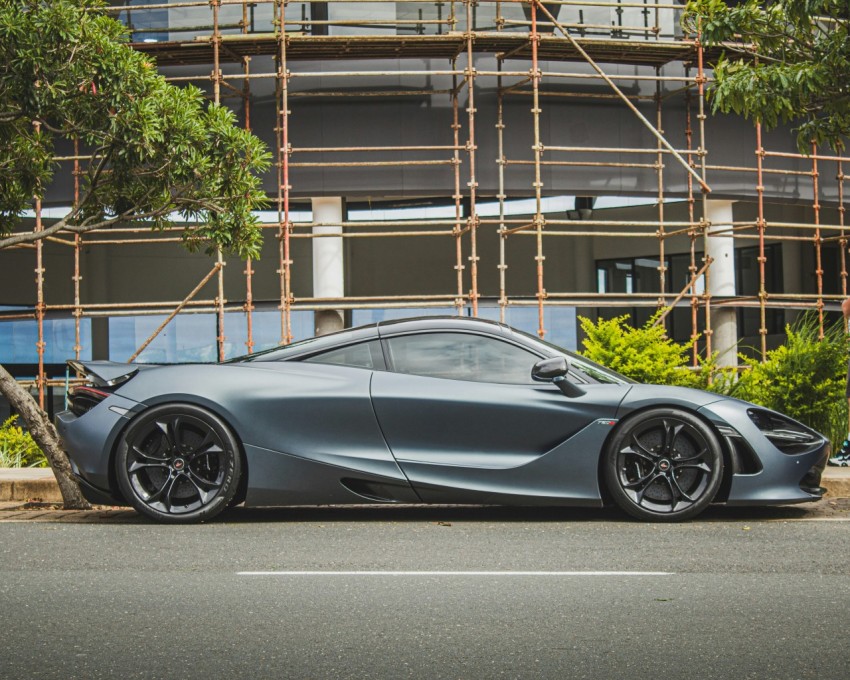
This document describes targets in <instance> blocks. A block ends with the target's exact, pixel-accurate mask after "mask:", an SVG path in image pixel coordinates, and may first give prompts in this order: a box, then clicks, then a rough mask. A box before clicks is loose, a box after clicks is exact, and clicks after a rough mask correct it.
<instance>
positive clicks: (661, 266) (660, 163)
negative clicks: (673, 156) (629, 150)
mask: <svg viewBox="0 0 850 680" xmlns="http://www.w3.org/2000/svg"><path fill="white" fill-rule="evenodd" d="M655 75H656V76H658V77H660V76H661V67H659V66H656V67H655ZM661 95H662V92H661V81H660V80H657V81H656V82H655V127H656V129H657V130H658V133H659V134H660V135H664V129H663V128H662V127H661V123H662V115H661V114H662V106H661V102H662V96H661ZM655 148H656V150H657V151H658V154H657V156H656V159H655V163H656V165H657V169H656V176H657V178H658V292H659V293H660V295H659V296H658V308H659V309H662V308H663V307H665V306H666V305H665V300H664V294H665V293H666V292H667V262H666V259H665V247H664V246H665V243H664V238H665V234H664V147H663V145H662V144H661V142H660V141H659V140H656V147H655ZM688 179H689V180H692V178H691V176H690V173H689V174H688Z"/></svg>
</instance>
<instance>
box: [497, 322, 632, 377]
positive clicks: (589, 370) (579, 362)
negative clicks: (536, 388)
mask: <svg viewBox="0 0 850 680" xmlns="http://www.w3.org/2000/svg"><path fill="white" fill-rule="evenodd" d="M513 331H514V333H518V334H519V335H522V336H523V337H524V338H525V339H526V340H527V341H528V342H529V344H531V345H532V346H534V347H536V348H537V349H538V350H542V351H544V352H545V353H547V354H551V353H552V352H553V351H554V352H557V353H558V354H562V355H564V356H565V357H567V359H569V362H570V370H572V371H573V372H575V373H578V375H579V376H580V377H582V378H584V379H586V380H587V381H588V382H591V383H606V384H613V385H627V384H630V383H634V382H635V381H634V380H632V379H631V378H627V377H626V376H624V375H620V374H619V373H617V372H616V371H612V370H611V369H610V368H605V366H602V365H601V364H597V363H596V362H595V361H591V360H590V359H587V358H585V357H583V356H580V355H578V354H576V353H575V352H570V351H569V350H568V349H564V348H563V347H559V346H558V345H553V344H552V343H551V342H546V341H545V340H541V339H540V338H538V337H535V336H534V335H531V334H530V333H526V332H525V331H521V330H518V329H516V328H514V329H513Z"/></svg>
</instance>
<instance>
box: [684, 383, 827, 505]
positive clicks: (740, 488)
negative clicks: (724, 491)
mask: <svg viewBox="0 0 850 680" xmlns="http://www.w3.org/2000/svg"><path fill="white" fill-rule="evenodd" d="M742 406H744V408H742ZM749 406H750V404H747V403H746V402H742V401H738V400H737V399H724V400H718V401H715V402H713V403H711V404H709V405H707V406H703V407H702V408H700V410H699V411H698V413H700V415H703V416H705V417H707V418H709V419H710V420H711V421H712V422H717V423H723V424H725V425H729V426H731V427H733V428H734V429H735V430H737V431H738V432H739V433H740V434H741V436H742V438H743V439H744V440H745V441H746V442H747V444H748V445H749V446H750V447H751V448H752V449H753V451H754V453H755V455H756V456H757V457H758V459H759V461H761V464H762V469H761V470H759V471H758V472H755V473H753V474H735V475H733V477H732V486H731V488H730V490H729V495H728V498H727V499H726V503H727V504H729V505H777V504H782V503H805V502H806V501H810V500H811V499H812V498H811V495H810V494H808V493H806V492H805V491H803V490H802V489H801V488H800V482H801V480H802V479H803V478H804V477H805V476H806V474H807V473H808V471H809V470H810V469H812V468H813V467H815V466H817V465H818V464H820V463H822V462H823V459H824V457H825V455H826V454H825V453H824V448H823V446H821V447H819V448H816V449H814V450H812V451H809V452H807V453H798V454H787V453H783V452H782V451H780V450H779V449H778V448H776V447H775V446H774V445H773V444H772V443H771V441H770V440H769V439H768V438H767V437H765V436H764V434H763V433H762V432H761V431H760V430H759V429H758V428H757V427H756V426H755V424H754V423H753V421H752V420H750V418H749V417H748V416H747V413H746V407H749ZM824 443H825V442H824Z"/></svg>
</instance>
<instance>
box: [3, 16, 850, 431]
mask: <svg viewBox="0 0 850 680" xmlns="http://www.w3.org/2000/svg"><path fill="white" fill-rule="evenodd" d="M110 11H111V12H112V13H113V14H114V15H115V16H116V17H118V18H119V19H120V20H122V21H124V22H125V23H126V24H127V26H128V28H129V30H130V32H131V40H132V42H133V45H134V47H135V48H136V49H139V50H142V51H144V52H146V53H147V54H149V55H151V57H153V58H155V59H156V62H157V64H158V67H159V69H160V71H161V72H162V73H163V75H165V76H166V77H167V78H169V79H171V80H172V82H175V83H179V84H185V83H192V84H194V85H196V86H198V87H201V88H203V89H204V90H205V91H206V92H207V94H208V96H209V98H210V99H211V100H213V101H217V102H220V103H222V104H224V105H227V106H229V107H231V108H232V109H233V110H234V111H235V112H236V113H237V115H238V117H239V120H240V124H242V125H244V126H246V127H248V128H250V129H251V130H252V131H253V132H254V133H255V134H257V135H258V136H259V137H261V138H262V139H264V140H265V141H266V143H267V144H268V146H269V148H270V149H271V150H272V151H273V154H274V157H275V161H276V162H275V166H274V169H273V170H272V171H270V172H269V173H268V174H267V176H266V177H265V178H264V181H265V186H266V189H267V192H268V195H269V198H270V203H269V209H268V210H267V211H264V212H263V214H262V219H263V223H264V224H263V229H264V232H265V234H266V238H265V245H264V248H263V253H262V257H261V258H260V259H259V260H257V261H250V262H247V263H246V262H241V261H238V260H233V259H229V258H225V257H220V258H219V260H218V261H217V260H216V258H212V259H210V258H208V257H206V256H202V255H193V254H189V253H187V252H186V251H185V250H184V249H183V248H182V246H181V243H180V241H181V238H180V226H179V225H178V226H177V227H175V228H174V229H173V230H171V231H165V232H156V233H151V232H149V231H148V230H146V229H144V228H140V227H138V226H136V227H133V228H130V227H127V228H112V229H109V230H107V231H103V232H93V233H91V234H86V235H85V236H84V237H76V238H75V237H73V236H63V237H61V238H58V239H53V240H50V241H47V242H44V243H41V244H39V245H37V246H35V247H27V248H18V249H11V250H7V251H3V252H0V262H2V272H3V273H2V276H3V281H4V285H3V286H2V294H1V295H0V362H2V363H3V364H4V365H6V366H7V367H9V368H10V369H11V370H13V371H14V372H15V374H16V375H17V376H18V377H19V378H21V379H22V380H30V381H32V384H33V386H34V388H35V389H38V390H39V391H40V393H41V395H42V398H43V399H44V400H45V401H46V402H50V403H52V400H56V401H58V400H59V398H60V397H59V395H61V392H62V389H61V388H62V385H63V384H64V381H65V379H66V368H65V366H64V361H65V359H68V358H74V357H81V358H83V359H86V358H98V359H111V360H116V361H126V360H128V359H129V358H131V357H134V356H135V355H136V353H137V350H138V349H139V348H140V347H141V346H142V345H143V344H144V343H145V342H146V341H147V340H148V339H149V338H150V337H151V336H154V338H153V340H151V342H150V343H149V344H148V345H147V346H146V348H145V349H144V351H143V352H141V353H140V354H139V355H138V359H139V360H140V361H150V362H179V361H214V360H216V359H220V358H229V357H233V356H237V355H240V354H244V353H246V352H249V351H253V350H258V349H261V348H264V347H268V346H271V345H274V344H277V343H281V342H290V341H292V340H295V339H300V338H303V337H309V336H311V335H313V334H314V333H315V332H317V331H319V332H323V331H325V330H328V329H333V328H336V327H340V326H343V325H358V324H361V323H368V322H371V321H374V320H379V319H384V318H389V317H392V316H410V315H417V314H426V313H436V314H439V313H445V314H466V315H477V316H482V317H486V318H492V319H499V320H502V321H505V322H507V323H510V324H512V325H514V326H517V327H519V328H522V329H524V330H527V331H529V332H533V333H537V334H539V335H540V336H544V337H545V338H546V339H547V340H551V341H553V342H556V343H558V344H561V345H563V346H566V347H568V348H576V347H577V346H578V345H579V344H580V333H579V331H578V328H577V317H579V316H587V317H590V318H596V317H597V316H599V315H602V316H609V315H612V314H629V315H630V316H631V318H632V319H633V320H634V321H635V322H638V323H642V322H644V321H645V320H646V319H648V318H649V317H650V316H651V315H652V314H653V313H654V312H655V311H656V310H657V309H658V308H659V307H664V306H668V305H672V306H673V307H674V309H673V311H672V313H671V314H670V315H669V316H668V317H667V319H666V323H667V324H668V330H669V332H670V333H671V335H672V336H673V337H675V338H676V339H679V340H686V339H689V338H697V337H698V341H697V344H696V346H697V350H698V351H699V352H702V353H704V352H706V351H720V352H721V358H722V360H723V361H725V362H726V363H734V362H735V360H736V359H735V357H736V351H737V350H738V349H741V348H745V347H752V350H751V351H753V352H755V353H757V354H758V353H760V352H763V351H765V350H766V349H767V348H769V347H771V346H772V345H775V344H776V343H778V342H780V341H781V337H782V331H783V328H784V325H785V323H786V322H788V321H790V320H792V319H793V318H794V317H795V316H796V314H798V313H799V312H800V311H801V310H804V309H812V310H815V311H816V312H817V313H819V314H821V315H823V314H826V313H828V312H829V311H830V310H831V309H837V303H838V301H839V300H840V298H841V297H842V296H843V295H845V294H846V279H847V273H846V272H847V266H846V238H845V229H844V173H843V167H844V165H843V164H844V163H845V161H846V160H847V159H845V158H842V157H839V156H834V155H831V154H828V153H824V152H823V151H822V150H819V149H815V148H813V149H812V152H811V154H810V155H807V156H803V155H800V154H799V153H797V149H796V146H795V140H794V135H793V134H792V133H791V131H790V130H788V129H779V130H773V131H770V132H767V131H764V130H761V129H759V128H757V127H755V126H753V124H751V123H750V122H747V121H745V120H743V119H740V118H737V117H734V116H714V115H711V114H710V112H709V106H708V104H707V102H706V95H705V93H706V89H707V87H709V86H710V80H711V70H710V64H711V63H712V60H713V59H715V58H716V57H717V54H716V53H713V52H711V51H710V50H706V49H704V48H703V47H702V46H701V44H700V42H699V40H698V36H693V35H685V34H683V32H682V30H681V28H680V23H679V19H680V16H681V11H682V6H681V4H679V3H678V2H676V3H663V2H661V3H656V2H648V1H637V0H633V1H630V2H618V1H616V0H615V1H612V2H599V1H598V0H597V1H595V2H580V1H573V0H563V1H561V2H547V3H545V4H543V5H540V4H537V3H531V2H506V1H504V0H502V1H499V2H495V1H493V2H489V1H485V0H477V1H476V0H466V1H465V2H461V1H458V2H432V3H426V2H351V1H348V2H323V3H309V2H308V3H298V2H283V1H282V0H254V1H252V2H247V1H243V0H214V1H213V2H200V1H197V0H195V1H192V0H190V1H185V2H179V1H177V2H164V1H160V2H156V3H153V2H149V1H148V0H143V1H142V0H140V1H136V0H131V2H129V3H128V4H127V5H126V6H116V7H113V8H111V9H110ZM57 162H58V163H59V171H58V172H57V173H56V180H55V182H54V185H53V186H51V187H50V188H49V190H48V191H47V193H46V195H45V197H44V199H43V201H41V202H40V203H39V204H37V205H34V208H33V213H32V215H31V218H30V219H29V220H28V221H27V224H26V225H25V226H24V227H23V228H26V229H32V228H34V227H35V225H36V224H45V223H48V222H49V220H50V219H51V217H53V216H56V215H59V214H63V211H67V208H68V206H70V205H72V204H73V202H74V201H75V200H77V198H78V196H79V186H78V184H77V178H78V176H79V171H80V168H81V167H84V164H85V163H86V157H85V153H84V152H82V151H81V150H80V149H75V148H74V147H73V146H71V145H68V146H66V147H65V148H63V149H62V150H60V153H59V156H58V158H57ZM200 284H203V285H200ZM178 306H179V307H180V313H179V314H177V315H176V316H174V318H172V319H170V315H171V314H172V312H173V311H174V310H175V309H177V308H178ZM166 321H168V323H167V324H165V325H164V326H163V323H164V322H166ZM157 331H158V332H157ZM51 395H53V396H51ZM50 403H48V405H50ZM2 415H3V414H2V413H0V416H2Z"/></svg>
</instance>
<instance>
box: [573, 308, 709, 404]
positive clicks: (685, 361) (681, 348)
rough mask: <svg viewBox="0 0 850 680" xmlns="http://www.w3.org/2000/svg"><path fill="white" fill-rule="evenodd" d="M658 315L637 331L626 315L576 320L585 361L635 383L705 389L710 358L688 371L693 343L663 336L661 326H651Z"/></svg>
mask: <svg viewBox="0 0 850 680" xmlns="http://www.w3.org/2000/svg"><path fill="white" fill-rule="evenodd" d="M657 317H658V314H656V315H654V316H653V317H652V318H651V319H650V320H649V321H647V322H646V324H644V325H643V326H641V327H639V328H634V327H633V326H630V325H629V315H628V314H625V315H623V316H618V317H615V318H613V319H599V320H598V321H597V322H596V323H594V322H593V321H591V320H590V319H586V318H584V317H579V323H580V324H581V329H582V330H583V331H584V334H585V338H584V340H583V345H584V350H583V351H582V352H581V354H582V355H583V356H586V357H587V358H588V359H592V360H593V361H595V362H597V363H600V364H602V365H603V366H607V367H608V368H611V369H613V370H615V371H617V372H618V373H622V374H623V375H624V376H626V377H628V378H631V379H632V380H637V381H638V382H642V383H648V384H652V385H680V386H683V387H697V388H701V389H706V388H707V387H708V385H709V383H710V376H711V374H712V372H713V371H714V359H713V357H712V358H711V359H709V360H706V361H703V362H701V363H700V367H699V369H698V370H694V369H692V368H690V364H691V350H692V348H693V341H690V342H686V343H680V342H675V341H674V340H671V339H670V338H669V337H668V336H667V330H666V329H665V328H664V325H663V324H658V325H657V326H655V325H653V324H654V322H655V319H656V318H657Z"/></svg>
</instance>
